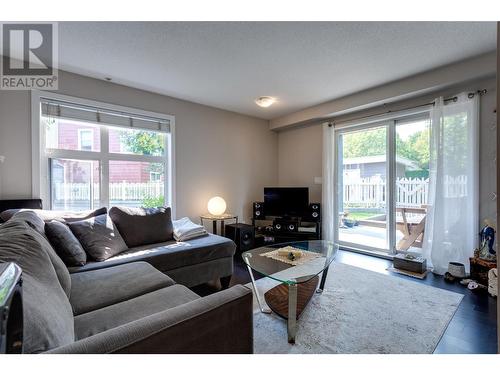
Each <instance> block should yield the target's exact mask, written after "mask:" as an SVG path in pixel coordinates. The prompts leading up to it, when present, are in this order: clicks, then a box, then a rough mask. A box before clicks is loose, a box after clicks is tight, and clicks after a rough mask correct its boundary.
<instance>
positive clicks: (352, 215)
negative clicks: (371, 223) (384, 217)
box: [345, 211, 379, 220]
mask: <svg viewBox="0 0 500 375" xmlns="http://www.w3.org/2000/svg"><path fill="white" fill-rule="evenodd" d="M376 215H379V214H377V213H376V212H373V211H354V212H349V214H348V215H346V216H345V218H346V219H351V220H364V219H368V218H370V217H372V216H376Z"/></svg>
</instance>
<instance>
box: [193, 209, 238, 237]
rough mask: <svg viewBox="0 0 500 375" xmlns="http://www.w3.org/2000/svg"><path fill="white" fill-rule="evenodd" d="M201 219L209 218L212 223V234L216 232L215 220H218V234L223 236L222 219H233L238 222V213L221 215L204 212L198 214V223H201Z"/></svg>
mask: <svg viewBox="0 0 500 375" xmlns="http://www.w3.org/2000/svg"><path fill="white" fill-rule="evenodd" d="M203 220H211V221H212V225H213V227H212V228H213V230H212V232H213V234H217V222H218V221H220V233H219V235H221V236H223V237H224V221H225V220H235V223H238V215H232V214H223V215H211V214H204V215H201V216H200V223H201V225H203Z"/></svg>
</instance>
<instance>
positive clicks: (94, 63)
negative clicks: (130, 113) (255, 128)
mask: <svg viewBox="0 0 500 375" xmlns="http://www.w3.org/2000/svg"><path fill="white" fill-rule="evenodd" d="M495 48H496V23H494V22H482V23H478V22H430V23H429V22H396V23H392V22H321V23H309V22H307V23H301V22H281V23H280V22H269V23H259V22H249V23H245V22H220V23H219V22H201V23H195V22H102V23H98V22H62V23H60V24H59V66H60V68H61V69H63V70H67V71H70V72H74V73H79V74H83V75H87V76H91V77H95V78H100V79H103V78H104V77H111V78H112V79H113V82H116V83H120V84H124V85H128V86H132V87H136V88H140V89H144V90H149V91H153V92H157V93H161V94H165V95H170V96H173V97H177V98H181V99H186V100H190V101H193V102H197V103H202V104H206V105H210V106H213V107H218V108H223V109H227V110H231V111H235V112H239V113H244V114H248V115H253V116H257V117H261V118H265V119H272V118H275V117H279V116H282V115H285V114H289V113H292V112H295V111H298V110H300V109H303V108H306V107H309V106H312V105H316V104H319V103H322V102H325V101H328V100H332V99H335V98H339V97H342V96H345V95H348V94H351V93H354V92H357V91H360V90H364V89H367V88H370V87H374V86H377V85H380V84H384V83H387V82H390V81H394V80H397V79H400V78H403V77H406V76H409V75H413V74H416V73H420V72H423V71H426V70H429V69H433V68H435V67H438V66H441V65H445V64H449V63H452V62H455V61H459V60H462V59H465V58H468V57H472V56H475V55H478V54H482V53H486V52H489V51H493V50H495ZM262 95H270V96H275V97H277V98H278V100H279V101H278V103H276V104H275V105H273V106H272V107H270V108H259V107H257V105H255V103H254V99H255V98H256V97H258V96H262Z"/></svg>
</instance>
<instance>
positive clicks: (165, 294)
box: [75, 285, 200, 340]
mask: <svg viewBox="0 0 500 375" xmlns="http://www.w3.org/2000/svg"><path fill="white" fill-rule="evenodd" d="M198 298H200V296H198V295H197V294H196V293H194V292H192V291H191V290H189V289H188V288H186V287H185V286H183V285H172V286H169V287H167V288H162V289H159V290H156V291H154V292H151V293H147V294H143V295H141V296H139V297H136V298H133V299H130V300H128V301H124V302H120V303H117V304H114V305H111V306H108V307H104V308H102V309H99V310H95V311H91V312H89V313H86V314H82V315H78V316H76V317H75V335H76V337H77V339H78V340H80V339H83V338H85V337H89V336H93V335H95V334H97V333H99V332H103V331H107V330H109V329H111V328H115V327H118V326H121V325H123V324H126V323H129V322H132V321H134V320H137V319H141V318H144V317H146V316H149V315H153V314H155V313H158V312H161V311H164V310H167V309H171V308H172V307H175V306H179V305H182V304H184V303H188V302H191V301H194V300H196V299H198Z"/></svg>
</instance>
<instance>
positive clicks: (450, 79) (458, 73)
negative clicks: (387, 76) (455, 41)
mask: <svg viewBox="0 0 500 375" xmlns="http://www.w3.org/2000/svg"><path fill="white" fill-rule="evenodd" d="M495 72H496V54H495V52H491V53H487V54H484V55H480V56H476V57H473V58H471V59H467V60H462V61H459V62H456V63H453V64H450V65H446V66H442V67H439V68H436V69H434V70H429V71H426V72H423V73H420V74H417V75H414V76H410V77H406V78H403V79H400V80H397V81H394V82H389V83H387V84H384V85H381V86H377V87H374V88H370V89H367V90H364V91H359V92H356V93H354V94H352V95H348V96H345V97H342V98H338V99H334V100H331V101H328V102H326V103H322V104H319V105H316V106H313V107H309V108H305V109H303V110H301V111H298V112H295V113H291V114H288V115H285V116H282V117H278V118H274V119H272V120H271V121H270V127H271V129H273V130H280V129H284V128H287V127H291V126H294V125H298V124H305V123H314V122H318V121H321V120H323V119H325V118H329V117H334V116H335V117H338V116H340V115H345V114H347V113H353V112H358V111H362V110H365V109H367V108H370V107H373V106H375V105H387V104H388V103H396V102H399V101H402V100H406V99H408V98H411V97H418V96H422V95H425V94H428V93H432V92H436V91H438V90H446V89H447V88H449V87H451V86H455V85H459V84H461V83H462V82H466V81H468V82H473V81H477V80H480V79H483V78H485V77H492V76H494V75H495Z"/></svg>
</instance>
